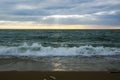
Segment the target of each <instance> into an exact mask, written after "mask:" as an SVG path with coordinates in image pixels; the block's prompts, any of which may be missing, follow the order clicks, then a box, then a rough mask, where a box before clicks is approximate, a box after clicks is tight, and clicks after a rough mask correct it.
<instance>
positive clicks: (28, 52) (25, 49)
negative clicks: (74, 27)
mask: <svg viewBox="0 0 120 80" xmlns="http://www.w3.org/2000/svg"><path fill="white" fill-rule="evenodd" d="M119 54H120V49H119V48H111V47H103V46H98V47H93V46H91V45H86V46H80V47H56V48H55V47H51V46H49V47H44V46H42V45H41V44H38V43H33V44H32V45H28V44H27V43H24V44H22V45H20V46H9V47H7V46H0V55H4V56H5V55H7V56H8V55H10V56H36V57H39V56H78V55H80V56H95V55H103V56H107V55H119Z"/></svg>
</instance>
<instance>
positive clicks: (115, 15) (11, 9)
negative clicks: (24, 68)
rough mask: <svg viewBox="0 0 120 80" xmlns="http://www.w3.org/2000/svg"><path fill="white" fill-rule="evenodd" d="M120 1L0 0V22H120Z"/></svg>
mask: <svg viewBox="0 0 120 80" xmlns="http://www.w3.org/2000/svg"><path fill="white" fill-rule="evenodd" d="M119 5H120V0H64V1H62V0H12V1H10V0H0V21H20V22H24V21H33V22H36V23H42V24H56V23H57V24H58V23H59V24H92V25H93V24H95V25H120V23H119V20H120V16H119V15H120V6H119Z"/></svg>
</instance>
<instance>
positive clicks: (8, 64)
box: [0, 56, 120, 72]
mask: <svg viewBox="0 0 120 80" xmlns="http://www.w3.org/2000/svg"><path fill="white" fill-rule="evenodd" d="M0 71H109V72H119V71H120V56H107V57H105V56H99V57H96V56H93V57H80V56H76V57H75V56H74V57H39V58H33V57H32V58H31V57H29V58H28V57H22V58H21V57H11V58H0Z"/></svg>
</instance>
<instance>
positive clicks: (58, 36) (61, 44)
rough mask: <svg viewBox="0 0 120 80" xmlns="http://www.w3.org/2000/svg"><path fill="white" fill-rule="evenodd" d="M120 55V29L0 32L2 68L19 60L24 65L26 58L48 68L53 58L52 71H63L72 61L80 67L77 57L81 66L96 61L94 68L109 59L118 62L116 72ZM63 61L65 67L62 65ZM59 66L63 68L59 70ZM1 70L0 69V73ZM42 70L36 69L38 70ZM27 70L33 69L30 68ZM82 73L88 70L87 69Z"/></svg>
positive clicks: (73, 68) (0, 68)
mask: <svg viewBox="0 0 120 80" xmlns="http://www.w3.org/2000/svg"><path fill="white" fill-rule="evenodd" d="M119 56H120V30H0V59H1V63H3V64H2V65H1V66H3V65H4V66H5V65H8V64H9V63H13V62H16V61H18V58H19V59H20V62H24V61H25V60H26V59H27V60H28V58H29V60H32V61H34V60H35V61H37V62H38V63H39V64H40V65H42V66H44V67H45V66H48V64H49V65H50V62H49V60H51V59H52V62H54V61H55V63H56V64H58V65H57V66H58V67H56V68H55V70H62V69H63V65H64V66H65V65H66V64H73V63H75V62H74V60H75V59H76V60H77V61H78V62H79V64H81V62H80V61H81V60H80V58H81V59H82V60H83V62H84V63H86V62H89V60H91V62H94V60H98V61H96V65H97V64H98V63H99V62H104V63H105V62H106V59H107V60H108V58H109V60H108V62H111V61H112V62H113V63H116V61H117V62H118V63H116V65H117V66H115V69H119V68H118V67H120V65H119V63H120V57H119ZM96 57H98V58H96ZM46 58H47V61H46ZM71 58H72V60H73V62H72V60H71ZM9 59H12V62H9ZM21 59H22V61H21ZM53 59H54V60H53ZM69 59H70V60H71V61H69ZM86 59H87V60H88V61H87V60H86ZM92 59H93V60H92ZM60 60H62V61H60ZM66 60H67V62H66V64H62V63H63V62H65V61H66ZM39 61H43V62H42V63H45V64H41V63H40V62H39ZM59 61H60V62H59ZM4 62H5V64H4ZM28 62H29V61H28ZM6 63H7V64H6ZM29 63H31V62H29ZM60 63H61V65H62V67H60V66H61V65H60ZM15 64H16V63H15ZM15 64H11V66H9V68H10V67H11V68H12V69H13V66H12V65H14V66H15ZM33 64H34V63H33ZM82 64H83V63H82ZM90 64H91V63H90ZM31 65H32V64H31ZM40 65H36V66H40ZM4 66H3V67H4ZM69 66H70V65H69ZM86 66H87V64H86ZM112 66H113V65H112ZM3 67H0V70H2V69H3ZM66 67H67V68H66V69H68V71H69V70H73V71H74V70H78V71H79V70H82V69H80V65H78V63H77V65H76V64H73V66H71V67H69V68H68V65H67V66H66ZM75 67H76V68H75ZM84 67H85V66H84ZM84 67H83V68H84ZM91 67H93V66H91ZM101 67H103V66H101ZM101 67H100V68H101ZM19 68H20V66H19ZM23 68H24V67H23ZM23 68H22V69H21V70H23ZM14 69H15V68H14ZM14 69H13V70H14ZM42 69H43V68H42ZM42 69H41V68H38V70H42ZM102 69H103V68H102ZM3 70H8V67H7V66H6V67H5V68H4V69H3ZM10 70H11V69H10ZM29 70H34V69H33V67H32V68H29ZM44 70H51V68H50V69H49V68H48V67H46V68H45V69H44ZM83 70H89V68H85V69H83ZM93 70H94V69H93Z"/></svg>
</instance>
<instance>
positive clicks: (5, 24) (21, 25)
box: [0, 21, 120, 29]
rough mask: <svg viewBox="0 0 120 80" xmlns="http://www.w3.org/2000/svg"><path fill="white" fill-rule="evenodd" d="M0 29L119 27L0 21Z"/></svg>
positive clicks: (112, 27) (113, 27)
mask: <svg viewBox="0 0 120 80" xmlns="http://www.w3.org/2000/svg"><path fill="white" fill-rule="evenodd" d="M0 29H120V27H119V26H116V27H115V26H102V25H101V26H100V25H78V24H77V25H74V24H72V25H71V24H59V23H58V24H39V23H35V22H30V21H27V22H19V21H0Z"/></svg>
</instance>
